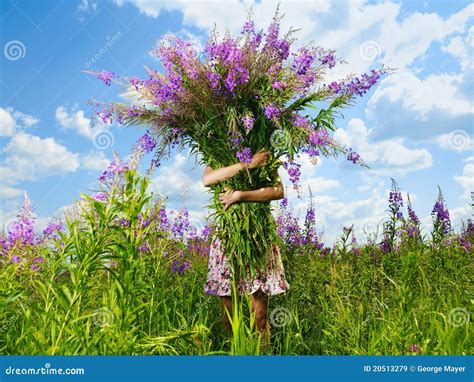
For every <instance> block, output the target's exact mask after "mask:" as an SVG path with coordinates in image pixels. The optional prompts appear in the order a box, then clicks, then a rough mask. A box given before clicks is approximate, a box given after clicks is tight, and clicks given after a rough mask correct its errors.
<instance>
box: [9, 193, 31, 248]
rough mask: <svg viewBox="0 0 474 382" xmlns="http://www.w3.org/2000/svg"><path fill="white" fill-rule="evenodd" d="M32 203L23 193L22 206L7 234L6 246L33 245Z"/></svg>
mask: <svg viewBox="0 0 474 382" xmlns="http://www.w3.org/2000/svg"><path fill="white" fill-rule="evenodd" d="M33 214H34V211H33V205H32V204H31V201H30V199H29V198H28V195H27V194H26V193H25V195H24V200H23V206H22V208H21V210H20V212H19V213H18V215H17V217H16V219H15V220H14V222H13V224H12V225H11V226H10V230H9V232H8V234H7V237H6V240H5V244H6V247H8V248H11V247H13V246H25V245H33V244H34V241H35V232H34V226H35V218H34V215H33Z"/></svg>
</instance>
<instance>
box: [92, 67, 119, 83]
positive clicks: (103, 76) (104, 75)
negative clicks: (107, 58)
mask: <svg viewBox="0 0 474 382" xmlns="http://www.w3.org/2000/svg"><path fill="white" fill-rule="evenodd" d="M95 75H96V77H97V78H98V79H99V80H102V81H104V83H105V84H106V85H107V86H110V82H111V80H112V78H114V77H115V73H114V72H108V71H106V70H102V71H101V72H98V73H95Z"/></svg>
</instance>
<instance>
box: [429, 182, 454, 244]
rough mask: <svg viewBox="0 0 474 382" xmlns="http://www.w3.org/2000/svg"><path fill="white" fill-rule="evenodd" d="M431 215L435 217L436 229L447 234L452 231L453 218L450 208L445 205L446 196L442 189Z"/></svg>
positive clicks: (434, 224)
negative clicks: (450, 214)
mask: <svg viewBox="0 0 474 382" xmlns="http://www.w3.org/2000/svg"><path fill="white" fill-rule="evenodd" d="M431 216H432V218H433V226H434V229H435V230H436V231H440V232H441V233H442V234H445V235H446V234H448V233H449V232H450V231H451V219H450V217H449V211H448V208H447V207H446V206H445V205H444V198H443V195H442V193H441V190H440V191H439V196H438V200H437V201H436V203H435V205H434V207H433V211H432V212H431Z"/></svg>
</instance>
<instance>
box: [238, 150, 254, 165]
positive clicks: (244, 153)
mask: <svg viewBox="0 0 474 382" xmlns="http://www.w3.org/2000/svg"><path fill="white" fill-rule="evenodd" d="M236 155H237V159H238V160H239V161H240V162H243V163H252V151H251V150H250V148H248V147H246V148H244V149H243V150H241V151H237V154H236Z"/></svg>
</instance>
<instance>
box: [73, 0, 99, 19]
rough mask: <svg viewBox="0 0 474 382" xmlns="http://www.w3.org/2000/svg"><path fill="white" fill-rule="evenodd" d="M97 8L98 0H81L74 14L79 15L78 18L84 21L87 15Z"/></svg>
mask: <svg viewBox="0 0 474 382" xmlns="http://www.w3.org/2000/svg"><path fill="white" fill-rule="evenodd" d="M96 10H97V1H96V0H81V2H80V3H79V5H78V6H77V8H76V11H75V12H74V14H75V15H76V16H77V18H78V20H79V21H80V22H81V23H82V22H84V20H85V15H86V14H87V13H88V12H90V11H94V12H95V11H96Z"/></svg>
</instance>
